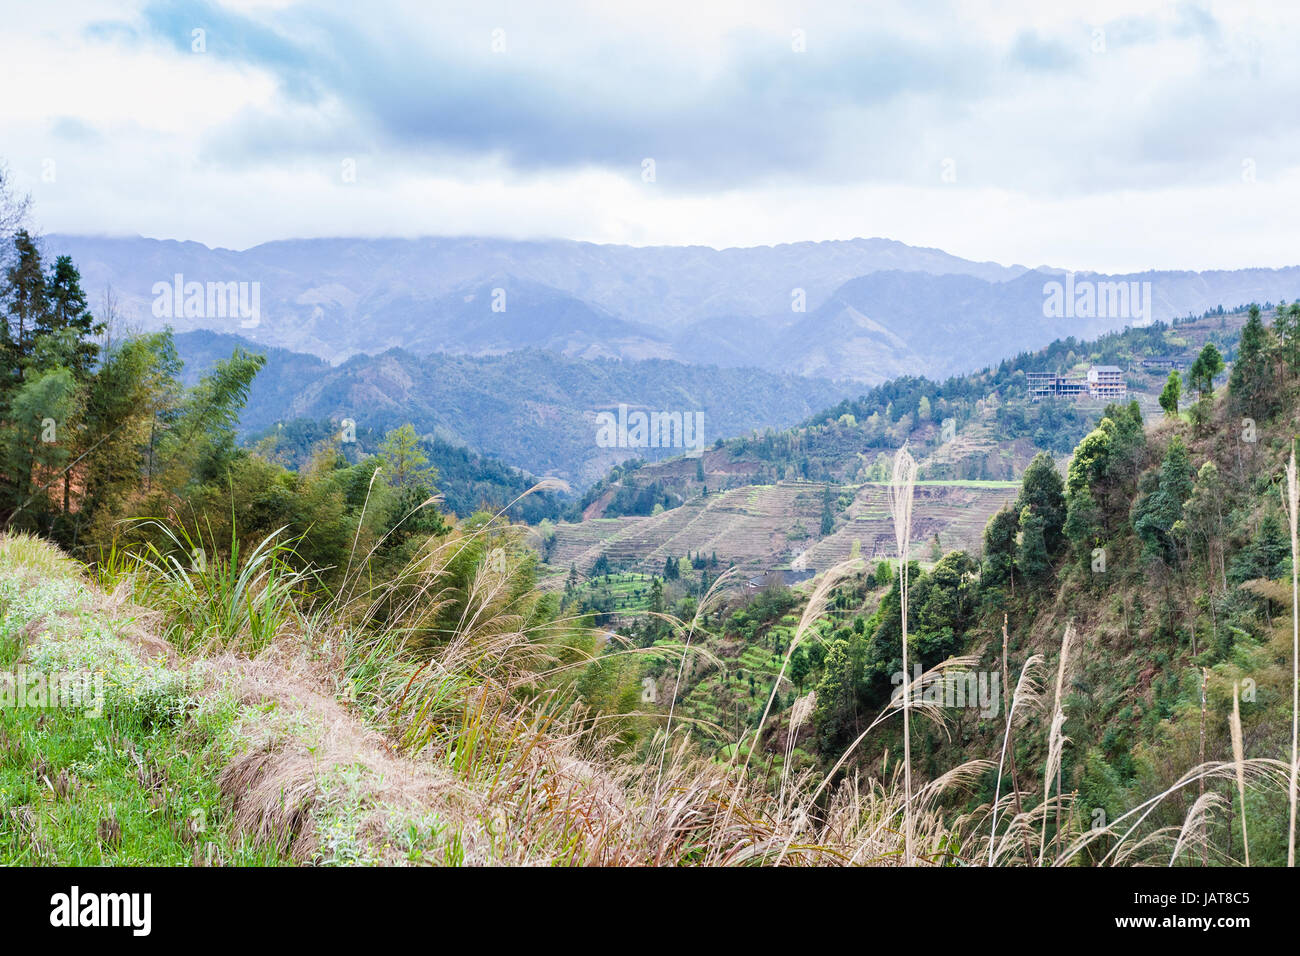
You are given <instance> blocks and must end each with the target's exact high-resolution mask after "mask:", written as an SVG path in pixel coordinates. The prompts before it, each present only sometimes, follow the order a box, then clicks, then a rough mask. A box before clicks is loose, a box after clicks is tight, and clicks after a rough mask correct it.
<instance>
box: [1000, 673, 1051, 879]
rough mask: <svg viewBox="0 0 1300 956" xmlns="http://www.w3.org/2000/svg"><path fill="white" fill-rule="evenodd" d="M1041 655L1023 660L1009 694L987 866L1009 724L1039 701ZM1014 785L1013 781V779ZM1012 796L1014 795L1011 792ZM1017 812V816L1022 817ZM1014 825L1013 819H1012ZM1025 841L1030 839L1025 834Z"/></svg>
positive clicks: (1009, 731) (1009, 738)
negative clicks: (1018, 675) (1036, 675)
mask: <svg viewBox="0 0 1300 956" xmlns="http://www.w3.org/2000/svg"><path fill="white" fill-rule="evenodd" d="M1042 663H1043V657H1042V655H1041V654H1034V655H1031V656H1030V657H1029V659H1028V660H1026V661H1025V663H1024V666H1023V667H1021V668H1020V677H1019V678H1018V679H1017V680H1016V689H1015V692H1014V693H1013V694H1012V695H1011V705H1010V706H1009V707H1008V708H1007V726H1006V730H1005V731H1004V733H1003V735H1002V756H1001V758H999V760H998V780H997V785H996V787H995V788H994V791H993V814H992V820H993V822H992V824H991V825H990V828H989V866H992V865H993V851H994V848H995V847H996V845H997V832H998V803H999V797H1000V795H1001V793H1002V769H1003V767H1004V765H1005V764H1006V760H1007V743H1008V741H1010V740H1011V725H1012V723H1013V722H1014V721H1015V719H1016V711H1017V710H1018V709H1023V708H1025V707H1032V706H1033V705H1034V704H1036V703H1038V701H1039V690H1038V685H1037V684H1036V683H1035V681H1034V672H1035V671H1036V670H1037V669H1038V668H1039V667H1041V666H1042ZM1013 786H1014V781H1013ZM1013 796H1015V795H1014V794H1013ZM1022 816H1023V815H1022V814H1017V817H1018V818H1020V817H1022ZM1012 825H1013V826H1014V825H1015V821H1014V820H1013V821H1012ZM1025 839H1026V841H1028V839H1030V838H1029V837H1028V836H1027V835H1026V837H1025Z"/></svg>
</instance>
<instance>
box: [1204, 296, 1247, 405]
mask: <svg viewBox="0 0 1300 956" xmlns="http://www.w3.org/2000/svg"><path fill="white" fill-rule="evenodd" d="M1257 311H1258V310H1257ZM1260 327H1261V328H1263V326H1262V325H1261V326H1260ZM1222 374H1223V356H1222V355H1220V354H1219V350H1218V348H1216V347H1215V345H1214V343H1213V342H1206V343H1205V348H1203V349H1201V352H1200V354H1199V355H1197V356H1196V361H1195V362H1193V363H1192V367H1191V368H1190V369H1188V370H1187V379H1188V385H1190V386H1191V387H1192V388H1193V389H1195V390H1196V391H1197V392H1198V393H1199V394H1200V400H1201V401H1205V400H1206V399H1208V398H1209V396H1210V395H1211V393H1213V391H1214V380H1215V379H1216V378H1217V377H1218V376H1220V375H1222Z"/></svg>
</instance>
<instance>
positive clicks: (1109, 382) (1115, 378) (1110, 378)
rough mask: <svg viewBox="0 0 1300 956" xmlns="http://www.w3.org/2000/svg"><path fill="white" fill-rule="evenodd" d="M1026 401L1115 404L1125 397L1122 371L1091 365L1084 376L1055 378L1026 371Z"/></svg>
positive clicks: (1125, 390)
mask: <svg viewBox="0 0 1300 956" xmlns="http://www.w3.org/2000/svg"><path fill="white" fill-rule="evenodd" d="M1025 377H1026V378H1027V379H1028V380H1029V398H1030V400H1031V401H1035V402H1037V401H1039V400H1040V399H1043V398H1047V397H1049V396H1052V397H1056V398H1070V399H1080V398H1097V399H1104V400H1106V401H1116V400H1120V399H1123V398H1125V397H1126V396H1127V395H1128V383H1127V382H1125V381H1124V371H1123V369H1121V368H1119V367H1118V366H1116V365H1094V366H1092V367H1091V368H1090V369H1088V374H1087V375H1086V376H1083V375H1057V374H1056V373H1055V372H1027V373H1026V374H1025Z"/></svg>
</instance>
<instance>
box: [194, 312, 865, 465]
mask: <svg viewBox="0 0 1300 956" xmlns="http://www.w3.org/2000/svg"><path fill="white" fill-rule="evenodd" d="M176 343H177V348H178V350H179V352H180V354H181V357H182V358H184V359H185V362H186V366H187V367H188V368H189V369H190V371H189V373H188V374H189V375H191V376H195V375H197V374H199V373H201V372H203V371H206V370H207V369H208V368H210V367H211V366H212V364H213V363H214V362H216V361H218V360H220V359H221V358H223V357H227V356H229V355H230V353H231V351H232V350H234V349H236V348H238V349H242V350H245V351H248V352H249V353H250V354H261V353H263V352H265V354H266V361H267V368H266V373H265V374H264V375H261V376H258V378H257V379H256V380H255V381H254V382H253V384H252V386H251V388H250V391H249V397H248V402H247V405H246V407H245V409H244V410H243V412H242V413H241V418H240V427H241V431H242V433H243V434H248V433H251V432H260V431H263V430H265V429H267V428H270V427H272V426H275V425H276V424H278V423H281V422H286V423H287V422H291V421H293V420H294V419H298V418H307V419H311V420H320V419H329V420H331V421H335V422H339V421H342V420H344V419H351V420H352V421H354V422H355V423H356V424H357V425H358V426H359V427H365V428H371V429H374V430H376V431H379V432H384V431H388V430H389V429H392V428H396V427H397V426H399V425H403V424H406V423H408V422H409V423H411V424H413V425H414V426H415V428H416V430H417V432H418V433H419V434H420V435H422V436H430V437H433V438H436V439H439V440H441V441H442V442H444V443H448V444H451V445H458V446H464V447H466V448H468V449H470V450H471V451H473V452H476V453H477V454H480V455H485V456H488V457H491V458H495V459H498V460H500V461H502V462H504V463H506V464H508V465H510V466H512V467H516V468H520V469H522V470H524V471H527V472H530V473H532V474H546V475H554V476H556V477H560V478H563V479H564V480H566V481H568V482H569V483H571V484H572V485H574V486H575V487H578V488H582V487H585V486H586V485H588V484H590V483H591V482H592V481H595V480H596V479H598V478H599V477H600V476H602V475H603V474H605V472H607V471H608V470H609V469H610V468H611V467H612V466H614V465H616V464H618V463H619V462H621V461H623V460H625V459H627V458H629V457H634V456H638V455H639V456H642V457H653V458H660V457H668V456H672V455H679V454H682V453H683V451H685V450H686V449H685V448H684V447H682V446H681V445H680V443H679V444H678V446H677V447H670V448H666V449H661V448H657V447H644V448H628V447H617V446H614V447H606V444H605V443H601V442H598V440H597V437H598V425H597V414H598V413H599V412H602V411H608V412H613V413H615V414H616V413H617V412H618V409H619V406H620V405H626V406H628V407H629V408H632V409H637V408H640V409H645V410H647V411H659V412H675V413H677V414H679V415H687V414H691V415H693V414H696V413H699V414H701V415H702V416H703V419H702V421H703V426H704V427H703V438H704V440H705V441H707V442H708V443H709V444H712V443H713V442H714V441H715V440H716V439H718V438H721V437H726V436H731V435H737V434H743V433H746V432H749V431H752V430H754V429H759V428H767V427H784V426H787V425H793V424H795V423H796V422H798V421H799V420H801V419H802V418H805V417H807V416H808V415H809V414H812V413H813V412H814V411H815V410H816V409H819V408H825V407H826V406H827V405H829V404H831V403H832V402H835V401H837V400H838V399H839V398H841V397H842V396H844V395H847V394H852V392H853V391H854V390H855V388H856V387H855V386H850V385H847V384H838V385H837V384H834V383H832V382H829V381H826V380H824V379H808V378H800V377H797V376H794V375H782V374H776V373H772V372H760V371H756V370H754V369H752V368H751V369H734V368H729V369H718V368H709V367H704V366H692V365H684V364H681V363H679V362H671V361H665V360H659V359H655V360H647V361H617V360H611V359H593V360H589V359H578V358H567V357H564V356H562V355H560V354H558V353H556V352H547V351H541V350H522V351H513V352H509V353H508V354H504V355H495V356H483V357H471V356H463V355H461V356H456V355H447V354H442V353H434V354H428V355H416V354H415V353H413V352H410V351H406V350H404V349H392V350H389V351H387V352H384V353H383V354H381V355H374V356H365V355H362V356H357V357H355V358H352V359H349V360H348V361H346V362H344V363H343V364H342V365H340V366H337V367H331V366H329V365H327V364H326V363H324V362H322V361H319V360H317V359H314V358H312V357H311V356H306V355H301V354H297V353H293V352H287V351H284V350H280V349H269V350H267V349H264V347H262V346H254V345H253V344H252V343H250V342H248V341H247V340H245V339H242V338H239V337H236V336H229V335H217V334H214V333H210V332H184V333H181V334H179V335H177V336H176Z"/></svg>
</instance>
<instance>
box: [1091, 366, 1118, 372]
mask: <svg viewBox="0 0 1300 956" xmlns="http://www.w3.org/2000/svg"><path fill="white" fill-rule="evenodd" d="M1093 368H1094V369H1095V370H1096V371H1098V372H1122V371H1124V370H1123V369H1122V368H1120V367H1119V366H1118V365H1094V366H1093Z"/></svg>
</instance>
